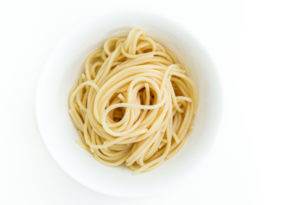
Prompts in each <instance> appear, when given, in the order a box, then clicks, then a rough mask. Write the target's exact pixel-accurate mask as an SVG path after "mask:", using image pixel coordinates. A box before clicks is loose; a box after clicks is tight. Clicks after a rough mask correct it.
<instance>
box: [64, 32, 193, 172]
mask: <svg viewBox="0 0 293 205" xmlns="http://www.w3.org/2000/svg"><path fill="white" fill-rule="evenodd" d="M197 102H198V99H197V92H196V89H195V87H194V85H193V83H192V80H191V79H190V78H189V76H188V74H187V73H186V69H185V67H184V66H183V65H182V64H180V63H179V61H178V60H177V59H176V58H175V56H174V55H173V54H172V53H171V52H170V51H169V50H168V49H167V48H165V47H164V46H163V45H161V44H160V43H158V42H156V41H154V40H153V39H152V38H150V37H148V36H147V35H146V34H145V32H144V31H143V30H140V29H138V28H134V29H132V30H131V31H130V32H129V33H128V35H127V36H124V37H112V38H109V39H108V40H107V41H106V42H105V43H104V44H103V46H102V47H101V48H98V49H97V50H95V51H94V52H92V53H91V54H90V55H89V56H88V57H87V59H86V61H85V70H84V72H83V73H82V74H81V76H80V78H79V80H78V82H77V85H75V86H74V88H73V90H72V92H71V93H70V96H69V113H70V116H71V118H72V120H73V123H74V125H75V127H76V129H77V130H78V133H79V135H80V139H81V144H82V146H83V147H84V148H85V149H86V150H87V151H89V152H90V153H91V154H92V155H93V156H94V158H95V159H97V160H98V161H100V162H102V163H104V164H107V165H112V166H118V165H125V166H126V167H128V168H130V169H131V170H135V171H137V172H143V171H147V170H150V169H153V168H155V167H157V166H158V165H160V164H161V163H162V162H163V161H165V160H167V159H169V158H170V157H171V156H172V155H174V154H175V153H176V152H177V151H178V150H179V149H180V148H181V146H182V145H183V144H184V142H185V140H186V136H187V134H188V132H189V130H190V129H191V127H192V123H193V119H194V116H195V113H196V109H197Z"/></svg>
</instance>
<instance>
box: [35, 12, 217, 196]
mask: <svg viewBox="0 0 293 205" xmlns="http://www.w3.org/2000/svg"><path fill="white" fill-rule="evenodd" d="M134 26H138V27H141V28H143V29H144V30H145V31H146V32H147V33H148V34H149V35H150V36H152V37H154V38H155V39H156V40H158V41H160V42H161V43H163V44H164V45H165V46H166V47H168V48H169V49H171V50H172V51H173V52H175V54H176V55H177V56H178V57H179V59H180V60H181V61H182V62H183V63H184V64H185V65H187V67H189V69H190V72H191V75H192V78H193V79H194V81H195V82H196V85H197V87H198V89H199V95H200V96H199V108H198V113H197V117H196V120H195V122H194V129H193V130H192V133H190V135H189V137H188V140H187V142H186V144H185V145H184V146H183V148H182V149H181V150H180V151H179V152H178V153H177V154H176V155H175V156H174V157H173V158H172V159H170V160H168V161H167V162H165V163H164V164H162V165H161V166H160V167H158V168H156V169H155V170H153V171H151V172H147V173H143V174H134V173H132V172H130V171H129V170H127V169H123V168H119V167H118V168H116V167H115V168H114V167H108V166H105V165H103V164H101V163H99V162H97V161H95V160H94V159H93V157H92V156H91V155H90V154H88V153H87V152H86V151H85V150H83V149H82V148H81V147H80V146H79V145H78V143H77V139H78V135H77V133H76V130H75V128H74V127H73V124H72V122H71V119H70V117H69V115H68V104H67V100H68V95H69V90H70V89H71V88H72V86H73V84H74V82H75V81H76V79H77V78H78V76H79V74H80V72H81V71H82V69H83V68H82V64H83V62H84V59H85V57H86V56H87V54H88V53H89V52H90V51H92V50H93V49H94V48H96V47H97V46H99V45H100V44H101V42H103V40H105V39H106V38H108V37H109V36H112V35H115V34H119V33H121V32H126V31H128V30H129V29H130V28H131V27H134ZM217 82H218V81H217V78H216V74H215V70H214V68H213V66H212V64H211V62H210V60H209V59H208V57H207V55H206V54H205V53H204V51H203V50H202V48H201V46H200V45H199V44H198V42H197V41H196V40H194V39H193V38H192V36H191V35H190V34H189V33H188V32H187V31H186V30H184V29H183V28H181V27H180V26H178V25H177V24H176V23H173V22H170V21H169V20H166V19H164V18H162V17H158V16H153V15H152V16H151V15H149V16H148V15H137V14H136V15H135V16H133V15H127V16H125V15H121V16H115V18H111V19H109V18H107V17H100V18H99V19H97V20H93V21H91V22H87V23H85V24H83V25H81V26H79V27H78V28H76V29H74V30H73V32H71V33H70V34H69V35H68V36H66V39H65V40H64V41H62V42H61V43H60V44H59V45H58V46H57V48H56V49H55V51H54V52H53V53H52V55H51V57H50V58H49V60H48V62H47V64H46V65H45V69H44V72H43V74H42V76H41V78H40V81H39V84H38V88H37V103H36V114H37V121H38V126H39V130H40V132H41V135H42V138H43V141H44V143H45V144H46V146H47V148H48V150H49V152H50V153H51V154H52V156H53V158H54V159H55V160H56V161H57V162H58V164H59V165H60V166H61V168H62V169H63V170H64V171H65V172H67V173H68V174H69V175H70V176H71V177H73V178H74V179H76V180H77V181H79V182H80V183H81V184H83V185H85V186H87V187H89V188H91V189H93V190H95V191H99V192H102V193H105V194H111V195H117V196H142V195H149V194H153V193H158V192H161V191H168V190H169V189H171V188H172V187H178V186H179V185H180V186H184V183H186V182H188V181H186V180H187V178H188V175H189V176H190V175H192V176H193V177H196V175H197V171H198V170H199V169H200V167H199V163H198V162H199V160H200V159H202V158H203V157H204V156H205V152H206V151H207V150H208V148H209V147H210V145H211V142H212V140H213V138H214V136H215V128H216V126H217V124H218V119H219V109H220V106H219V104H220V101H219V88H218V83H217Z"/></svg>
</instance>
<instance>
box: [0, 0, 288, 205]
mask: <svg viewBox="0 0 293 205" xmlns="http://www.w3.org/2000/svg"><path fill="white" fill-rule="evenodd" d="M191 2H192V1H190V2H189V1H184V0H182V1H174V2H171V1H168V2H167V1H160V2H159V1H153V0H150V1H128V0H125V1H114V0H107V1H97V0H93V1H86V2H85V1H80V0H79V1H32V0H27V1H5V2H4V1H1V3H0V25H1V28H0V29H1V38H0V56H1V60H0V69H1V81H0V93H1V101H0V113H1V118H0V119H1V123H0V126H1V135H0V139H1V149H0V162H1V165H0V166H1V171H0V182H1V183H0V193H1V195H0V204H30V205H33V204H74V205H75V204H110V205H111V204H142V205H144V204H212V205H213V204H225V205H227V204H266V205H267V204H292V203H293V198H292V192H293V175H292V173H293V165H292V156H293V150H292V144H293V129H292V121H293V117H292V116H293V106H292V104H293V96H292V87H293V81H292V74H293V70H292V67H293V63H292V53H293V52H292V50H293V49H292V48H293V38H292V36H293V29H292V19H293V14H292V3H291V1H260V0H256V1H243V2H241V1H239V0H238V1H237V0H223V1H211V0H207V1H195V2H194V3H191ZM112 8H132V9H135V8H144V10H151V11H154V12H156V13H160V14H162V15H166V16H168V17H170V18H173V19H175V20H176V21H178V22H181V23H182V24H183V25H184V26H187V27H188V28H189V29H190V32H192V33H193V34H194V35H196V37H197V39H198V40H199V41H200V42H201V43H202V44H203V45H204V46H205V47H206V48H207V49H208V51H209V53H211V56H212V58H213V60H214V61H215V62H216V64H217V67H218V69H219V71H220V77H221V82H222V87H223V95H224V103H223V105H224V111H225V115H224V119H223V122H222V124H221V130H220V132H219V135H218V136H217V138H216V142H215V144H214V146H213V150H212V152H211V157H210V159H209V160H208V161H205V163H204V164H203V167H204V171H203V172H202V173H201V176H200V179H198V180H194V179H192V178H191V179H190V183H189V189H178V190H177V192H175V193H174V192H172V193H170V194H167V195H163V196H158V197H151V198H139V199H124V198H109V197H106V196H104V195H100V194H97V193H95V192H92V191H90V190H88V189H86V188H84V187H82V186H80V185H79V184H78V183H76V182H74V181H73V180H71V178H69V177H67V175H66V174H64V173H63V172H62V171H61V169H60V168H59V167H58V166H57V165H56V163H55V162H54V160H52V159H51V157H50V155H49V154H48V152H47V151H46V149H45V147H44V145H43V144H42V142H41V140H40V136H39V134H38V131H37V129H36V124H35V118H34V114H33V112H34V99H35V98H34V94H35V93H34V90H35V85H36V80H37V78H38V76H39V74H40V71H41V68H42V64H43V62H44V61H45V60H46V59H47V58H48V55H49V53H50V51H51V49H52V48H54V47H55V46H56V45H57V41H58V39H60V38H62V37H63V35H64V34H65V33H66V32H67V31H68V30H69V29H70V28H71V27H74V26H76V25H78V24H79V22H81V21H83V20H85V19H88V18H91V17H92V16H95V13H97V12H99V13H100V12H102V13H104V12H107V10H109V9H112ZM48 123H50V122H48Z"/></svg>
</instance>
